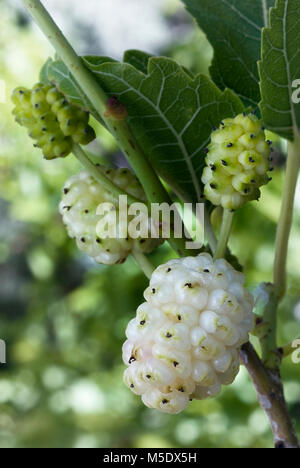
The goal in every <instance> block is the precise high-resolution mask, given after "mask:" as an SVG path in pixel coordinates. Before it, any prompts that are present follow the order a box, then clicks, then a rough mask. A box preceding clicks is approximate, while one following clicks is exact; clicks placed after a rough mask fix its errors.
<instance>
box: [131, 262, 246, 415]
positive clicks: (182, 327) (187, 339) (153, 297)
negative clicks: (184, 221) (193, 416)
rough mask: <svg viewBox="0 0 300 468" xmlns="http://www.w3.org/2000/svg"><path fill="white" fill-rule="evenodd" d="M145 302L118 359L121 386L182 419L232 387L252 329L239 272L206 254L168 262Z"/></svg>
mask: <svg viewBox="0 0 300 468" xmlns="http://www.w3.org/2000/svg"><path fill="white" fill-rule="evenodd" d="M144 296H145V299H146V302H145V303H143V304H142V305H141V306H140V307H139V308H138V310H137V315H136V318H134V319H133V320H131V322H130V323H129V325H128V327H127V330H126V336H127V338H128V340H127V341H126V342H125V344H124V345H123V360H124V362H125V364H126V365H127V366H128V367H127V369H126V370H125V373H124V382H125V384H126V385H127V386H128V387H129V388H130V389H131V390H132V391H133V392H134V393H135V394H137V395H141V396H142V400H143V402H144V404H145V405H146V406H148V407H150V408H156V409H158V410H160V411H162V412H165V413H179V412H180V411H182V410H183V409H184V408H185V407H186V406H187V404H188V402H189V400H191V399H198V400H202V399H205V398H207V397H211V396H215V395H217V394H218V393H219V392H220V390H221V386H222V385H229V384H231V383H232V382H233V381H234V379H235V377H236V375H237V373H238V371H239V350H240V347H241V345H242V344H244V343H246V342H247V341H248V338H249V336H248V335H249V333H250V332H251V330H252V329H253V326H254V314H253V312H252V310H253V297H252V295H251V294H250V293H249V292H248V291H247V290H246V289H245V287H244V276H243V274H242V273H239V272H237V271H236V270H234V269H233V267H232V266H231V265H230V264H229V263H228V262H227V261H226V260H223V259H221V260H216V261H215V262H214V261H213V260H212V257H211V256H210V255H209V254H206V253H204V254H200V255H198V257H187V258H183V259H176V260H171V261H169V262H168V263H166V264H164V265H161V266H159V267H158V268H157V269H156V270H155V271H154V273H153V275H152V278H151V280H150V285H149V287H148V288H147V289H146V291H145V293H144Z"/></svg>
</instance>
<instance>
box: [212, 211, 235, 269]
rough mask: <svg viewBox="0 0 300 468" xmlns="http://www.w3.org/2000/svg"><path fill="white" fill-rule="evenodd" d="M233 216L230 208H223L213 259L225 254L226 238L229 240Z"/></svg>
mask: <svg viewBox="0 0 300 468" xmlns="http://www.w3.org/2000/svg"><path fill="white" fill-rule="evenodd" d="M233 217H234V212H233V211H232V210H226V209H224V212H223V219H222V226H221V232H220V237H219V240H218V244H217V249H216V252H215V255H214V259H215V260H217V259H218V258H224V256H225V253H226V249H227V244H228V240H229V236H230V232H231V228H232V223H233Z"/></svg>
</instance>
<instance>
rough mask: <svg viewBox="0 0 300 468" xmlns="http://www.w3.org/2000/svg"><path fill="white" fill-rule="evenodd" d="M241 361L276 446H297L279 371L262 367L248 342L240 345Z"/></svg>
mask: <svg viewBox="0 0 300 468" xmlns="http://www.w3.org/2000/svg"><path fill="white" fill-rule="evenodd" d="M240 357H241V361H242V363H243V364H244V366H245V367H246V368H247V370H248V372H249V374H250V377H251V379H252V381H253V383H254V386H255V389H256V392H257V396H258V400H259V403H260V405H261V407H262V409H263V410H264V412H265V413H266V415H267V416H268V418H269V421H270V424H271V427H272V431H273V434H274V441H275V447H276V448H299V442H298V439H297V435H296V432H295V430H294V427H293V423H292V420H291V417H290V415H289V412H288V409H287V405H286V402H285V397H284V392H283V386H282V383H281V380H280V375H279V371H271V370H268V369H266V368H265V367H264V365H263V364H262V362H261V360H260V359H259V357H258V355H257V353H256V351H255V349H254V348H253V346H252V345H251V344H250V343H247V344H246V345H244V346H243V347H242V350H241V353H240Z"/></svg>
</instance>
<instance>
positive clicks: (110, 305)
mask: <svg viewBox="0 0 300 468" xmlns="http://www.w3.org/2000/svg"><path fill="white" fill-rule="evenodd" d="M0 17H1V28H0V78H1V79H2V80H4V81H5V83H6V103H4V104H3V103H2V104H0V111H1V121H0V216H1V218H0V278H1V279H0V338H2V339H4V340H5V341H6V343H7V364H6V365H1V366H0V447H156V448H160V447H271V446H272V437H271V433H270V430H269V426H268V423H267V421H266V418H265V416H264V414H263V413H262V411H261V410H260V408H259V406H258V404H257V400H256V395H255V391H254V389H253V387H252V384H251V382H250V379H249V377H248V375H247V373H246V371H245V370H244V369H242V370H241V372H240V374H239V376H238V379H237V381H236V382H235V384H234V385H232V386H231V387H230V388H227V389H225V390H223V392H222V394H221V395H220V396H219V397H218V398H216V399H214V400H207V401H204V402H193V403H191V404H190V406H189V407H188V409H187V410H186V411H185V412H184V413H182V414H180V415H178V416H169V415H163V414H159V413H158V412H156V411H152V410H149V409H147V408H145V407H144V406H143V405H142V404H141V402H140V399H139V398H138V397H135V396H134V395H133V394H131V392H129V390H128V389H127V388H126V387H125V386H124V385H123V383H122V372H123V364H122V361H121V346H122V343H123V341H124V331H125V328H126V324H127V322H128V321H129V320H130V318H132V317H133V316H134V313H135V309H136V307H137V305H138V304H139V303H140V302H141V301H142V292H143V289H144V288H145V287H146V283H147V282H146V280H145V278H144V277H143V275H142V274H141V273H140V272H139V270H138V269H137V267H136V266H135V264H134V262H133V261H131V260H128V261H127V262H126V263H125V264H124V265H122V266H118V267H101V266H95V265H94V264H92V263H91V262H90V261H89V260H88V259H87V258H86V257H85V256H83V255H81V254H80V253H79V252H78V250H77V249H76V247H75V245H74V243H73V242H72V241H71V240H69V239H68V238H67V236H66V232H65V230H64V227H63V225H62V223H61V219H60V217H59V215H58V211H57V205H58V202H59V199H60V193H61V188H62V186H63V183H64V181H65V179H66V178H67V177H68V176H70V175H71V174H73V173H74V172H76V171H77V170H79V164H78V163H77V162H76V161H75V160H74V159H72V158H71V157H69V158H67V159H66V160H55V161H52V162H47V161H44V160H43V159H42V158H41V155H40V154H39V153H38V151H37V150H33V148H32V143H31V141H30V140H29V139H28V137H27V136H26V132H25V131H24V129H22V128H20V127H18V126H17V125H16V124H15V123H14V121H13V117H12V116H11V109H12V106H11V104H10V101H9V95H10V93H11V91H12V89H13V88H14V87H16V86H18V85H25V86H31V85H32V84H33V83H34V82H35V81H36V80H37V76H38V71H39V68H40V67H41V65H42V63H43V62H44V60H45V58H46V57H47V56H48V55H49V54H50V53H51V50H50V48H49V46H48V45H47V43H46V41H43V40H41V36H40V35H39V33H38V32H37V31H36V30H35V29H32V27H31V26H30V25H28V24H26V22H24V18H22V17H20V16H18V15H17V13H16V11H14V9H13V8H12V7H7V5H6V2H0ZM186 21H187V19H186ZM37 44H38V47H37V46H36V45H37ZM161 53H162V54H166V55H169V56H171V57H173V58H175V59H176V60H178V61H179V62H180V63H181V64H183V65H185V66H187V67H189V68H191V69H192V70H193V71H195V72H199V71H201V72H207V70H208V67H209V64H210V60H211V57H212V52H211V49H210V46H209V45H208V43H207V42H206V39H205V38H204V36H203V35H202V34H201V33H200V32H199V31H198V30H197V29H196V26H195V27H194V26H192V25H191V33H190V36H188V37H187V38H186V39H185V41H184V43H179V42H178V44H173V45H172V46H171V47H170V49H168V50H164V51H161ZM95 127H97V124H95ZM97 131H98V134H99V138H98V142H97V143H96V144H93V145H92V147H91V148H90V150H91V151H92V152H93V154H94V158H95V159H96V160H107V159H111V158H114V159H115V158H116V157H118V155H117V148H116V146H115V144H114V142H113V141H112V140H111V139H110V138H109V136H108V135H107V134H106V133H104V131H103V130H101V129H99V128H98V127H97ZM277 147H278V152H282V150H283V151H284V147H282V144H281V142H279V141H278V142H277ZM276 161H277V167H276V170H275V174H274V177H273V182H272V183H271V184H269V186H267V187H265V188H264V190H263V197H262V201H261V202H260V203H252V204H250V205H249V206H247V207H245V208H243V209H242V210H240V213H239V214H238V216H237V219H236V222H235V229H234V234H233V239H232V250H233V252H234V253H235V254H237V255H238V256H239V258H240V261H241V263H242V264H243V265H244V266H245V271H246V272H247V283H248V286H249V287H250V288H251V289H255V287H257V285H258V284H259V282H260V281H266V280H267V281H268V280H271V271H272V258H273V243H274V237H275V227H276V222H277V218H278V213H279V207H280V194H281V188H282V180H283V173H282V170H281V168H282V157H278V158H277V159H276ZM170 255H171V252H170V251H169V250H168V248H167V247H163V248H161V249H160V251H159V252H158V254H156V256H154V258H153V261H154V262H155V263H156V264H158V262H159V258H161V256H163V258H165V259H167V258H168V257H169V256H170ZM299 255H300V193H299V192H298V197H297V200H296V216H295V225H294V230H293V235H292V240H291V255H290V258H289V270H290V272H292V274H291V275H290V278H289V279H290V291H289V296H288V298H287V299H286V300H285V302H284V304H283V305H282V307H281V311H280V322H281V326H280V341H281V343H285V342H286V341H289V340H291V339H293V338H294V337H295V336H296V335H299V333H300V322H299V321H300V314H299V307H298V309H297V310H298V320H296V315H295V314H294V308H295V306H296V305H297V303H299V301H300V282H299V280H300V270H299ZM299 376H300V365H295V364H293V363H292V361H291V360H290V359H287V360H286V361H285V363H284V365H283V378H284V381H285V383H286V393H287V399H288V402H289V405H290V408H291V412H292V415H293V419H294V420H295V422H296V424H297V429H298V431H300V382H299Z"/></svg>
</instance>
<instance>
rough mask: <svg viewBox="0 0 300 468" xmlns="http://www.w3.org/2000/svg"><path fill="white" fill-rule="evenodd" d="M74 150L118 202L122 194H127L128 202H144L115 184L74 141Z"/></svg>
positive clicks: (79, 159) (83, 163)
mask: <svg viewBox="0 0 300 468" xmlns="http://www.w3.org/2000/svg"><path fill="white" fill-rule="evenodd" d="M72 152H73V154H74V156H76V158H77V159H78V161H80V163H81V164H82V165H83V166H84V167H85V168H86V169H87V170H88V172H89V173H90V174H91V175H92V176H93V177H94V179H96V180H97V181H98V182H99V183H100V184H101V185H103V187H104V188H105V189H106V190H108V191H109V192H110V193H111V194H112V197H113V199H114V201H115V202H116V203H119V196H120V195H126V196H127V201H128V204H131V203H144V202H143V201H142V200H139V199H138V198H135V197H133V196H132V195H130V194H129V193H127V192H125V190H122V189H121V188H120V187H118V186H117V185H115V184H114V183H113V182H112V181H111V180H110V179H109V178H108V177H106V175H105V174H104V173H103V172H102V170H101V168H100V167H99V166H96V164H94V163H93V162H92V161H91V160H90V159H89V157H88V156H87V155H86V153H85V152H84V151H83V149H82V148H81V146H79V145H78V144H76V143H74V144H73V149H72Z"/></svg>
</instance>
